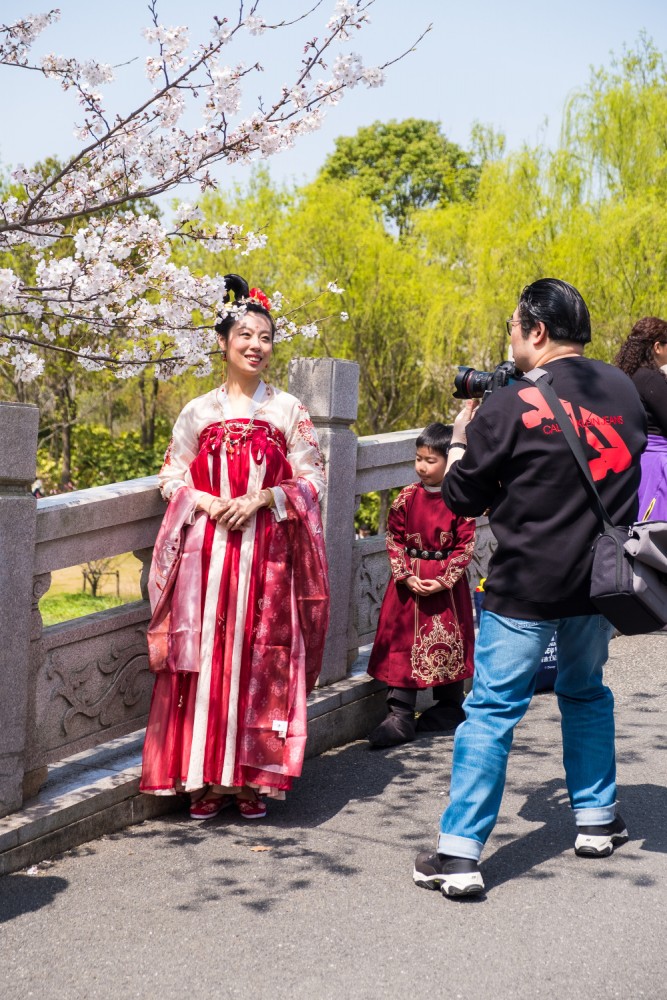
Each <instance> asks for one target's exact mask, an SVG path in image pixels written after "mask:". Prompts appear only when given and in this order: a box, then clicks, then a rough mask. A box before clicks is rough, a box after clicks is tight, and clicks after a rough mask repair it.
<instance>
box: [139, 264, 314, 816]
mask: <svg viewBox="0 0 667 1000" xmlns="http://www.w3.org/2000/svg"><path fill="white" fill-rule="evenodd" d="M225 283H226V287H227V289H228V298H229V291H233V292H234V296H235V298H234V302H233V304H230V306H229V308H228V310H227V311H226V313H225V316H224V317H223V318H222V319H221V321H220V323H219V324H218V325H217V326H216V328H215V329H216V332H217V334H218V341H219V344H220V348H221V350H222V353H223V357H224V359H225V360H226V365H227V372H226V379H225V381H224V383H223V384H222V385H221V386H220V387H219V388H217V389H213V390H212V391H211V392H208V393H206V394H205V395H203V396H199V397H198V398H196V399H193V400H191V402H189V403H188V404H187V406H186V407H185V408H184V410H183V411H182V413H181V414H180V416H179V417H178V420H177V421H176V424H175V426H174V430H173V436H172V440H171V443H170V445H169V449H168V451H167V454H166V456H165V462H164V465H163V467H162V470H161V472H160V475H159V483H160V488H161V490H162V495H163V496H164V498H165V499H166V500H168V504H169V505H168V508H167V513H166V515H165V518H164V522H163V524H162V527H161V529H160V533H159V535H158V539H157V542H156V545H155V550H154V555H153V563H152V567H151V575H150V581H149V591H150V597H151V603H152V608H153V617H152V619H151V624H150V627H149V631H148V643H149V661H150V665H151V669H152V670H153V671H154V672H155V673H156V674H157V677H156V683H155V688H154V692H153V700H152V703H151V709H150V716H149V721H148V729H147V732H146V743H145V747H144V760H143V771H142V778H141V789H142V791H144V792H152V793H155V794H175V793H178V792H189V793H191V806H190V815H191V816H192V818H193V819H211V818H212V817H214V816H216V815H217V814H218V813H219V812H220V810H221V809H223V808H224V807H225V806H228V805H235V806H236V807H237V808H238V810H239V812H240V814H241V816H243V817H244V818H246V819H260V818H262V817H263V816H264V815H265V813H266V805H265V802H264V800H263V798H262V796H263V795H268V796H269V797H274V798H283V797H284V794H285V791H286V790H287V789H289V788H290V786H291V782H292V778H294V777H296V776H298V775H299V774H300V772H301V765H302V763H303V755H304V749H305V743H306V695H307V693H308V692H309V691H310V690H311V689H312V687H313V685H314V683H315V680H316V677H317V674H318V672H319V669H320V666H321V660H322V650H323V646H324V636H325V633H326V629H327V624H328V584H327V567H326V556H325V552H324V541H323V536H322V523H321V519H320V512H319V503H318V501H319V498H320V497H321V495H322V491H323V489H324V469H323V463H322V456H321V454H320V450H319V447H318V442H317V437H316V434H315V431H314V428H313V425H312V423H311V420H310V418H309V416H308V413H307V411H306V409H305V407H304V406H302V404H301V403H300V402H299V400H298V399H296V398H295V397H294V396H291V395H290V394H289V393H286V392H282V391H281V390H279V389H277V388H275V387H274V386H271V385H269V384H267V383H266V382H264V381H263V379H262V375H263V374H264V373H265V371H266V368H267V366H268V364H269V361H270V358H271V354H272V351H273V340H274V335H275V324H274V321H273V318H272V316H271V311H270V303H269V301H268V299H267V298H266V296H265V295H264V294H263V293H262V292H261V291H259V290H258V289H249V288H248V285H247V283H246V282H245V281H244V279H243V278H240V277H239V276H238V275H226V276H225Z"/></svg>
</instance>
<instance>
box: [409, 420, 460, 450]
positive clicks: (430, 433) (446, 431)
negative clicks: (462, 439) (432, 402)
mask: <svg viewBox="0 0 667 1000" xmlns="http://www.w3.org/2000/svg"><path fill="white" fill-rule="evenodd" d="M451 440H452V428H451V427H446V426H445V424H440V423H437V422H436V423H434V424H428V426H427V427H425V428H424V430H423V431H422V432H421V434H420V435H419V437H418V438H417V444H416V447H417V448H430V449H431V451H435V452H436V453H437V454H438V455H442V457H443V458H447V450H448V448H449V444H450V442H451Z"/></svg>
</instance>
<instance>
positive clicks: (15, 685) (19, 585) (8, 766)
mask: <svg viewBox="0 0 667 1000" xmlns="http://www.w3.org/2000/svg"><path fill="white" fill-rule="evenodd" d="M38 426H39V410H38V409H37V407H36V406H28V405H24V404H23V403H0V691H2V697H1V698H0V816H5V815H7V813H9V812H11V811H13V810H14V809H19V808H20V807H21V805H22V803H23V775H24V764H25V747H26V724H27V709H28V677H29V664H30V619H31V611H32V590H33V563H34V555H35V525H36V506H37V505H36V502H35V499H34V497H33V496H32V495H31V493H30V486H31V483H32V482H33V480H34V478H35V468H36V454H37V429H38Z"/></svg>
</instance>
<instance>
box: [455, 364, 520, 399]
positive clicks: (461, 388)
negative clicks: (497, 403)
mask: <svg viewBox="0 0 667 1000" xmlns="http://www.w3.org/2000/svg"><path fill="white" fill-rule="evenodd" d="M522 374H523V373H522V372H520V371H519V369H518V368H517V366H516V365H515V364H514V362H513V361H502V362H501V363H500V364H499V365H496V367H495V368H494V369H493V371H492V372H478V371H476V370H475V369H474V368H468V367H467V366H466V365H459V371H458V375H456V376H455V378H454V390H455V391H454V399H481V400H484V399H486V397H487V396H488V395H489V394H490V393H492V392H494V391H495V390H496V389H500V388H502V386H504V385H510V383H512V382H516V381H517V379H520V378H521V375H522Z"/></svg>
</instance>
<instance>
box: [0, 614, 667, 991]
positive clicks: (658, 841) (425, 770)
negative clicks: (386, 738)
mask: <svg viewBox="0 0 667 1000" xmlns="http://www.w3.org/2000/svg"><path fill="white" fill-rule="evenodd" d="M607 680H608V682H609V684H610V686H611V687H612V689H613V690H614V693H615V696H616V705H617V751H618V783H619V800H620V808H621V810H622V813H623V815H624V817H625V819H626V821H627V823H628V827H629V830H630V835H631V840H630V842H629V843H628V844H627V845H625V846H623V847H621V848H620V849H619V850H618V851H616V852H615V853H614V855H613V856H612V857H611V858H608V859H603V860H589V859H580V858H577V857H575V855H574V853H573V850H572V846H573V842H574V827H573V822H572V817H571V814H570V811H569V807H568V805H567V801H566V796H565V788H564V782H563V774H562V767H561V762H560V746H559V743H560V729H559V723H558V709H557V705H556V701H555V698H554V696H553V694H542V695H538V696H536V697H535V698H534V699H533V703H532V705H531V707H530V709H529V711H528V714H527V716H526V718H525V720H524V721H523V722H522V724H521V725H520V726H519V727H517V730H516V733H515V741H514V748H513V751H512V755H511V757H510V764H509V770H508V782H507V790H506V793H505V798H504V800H503V806H502V811H501V815H500V818H499V821H498V824H497V826H496V829H495V831H494V833H493V835H492V837H491V839H490V841H489V843H488V845H487V848H486V850H485V853H484V855H483V872H484V878H485V881H486V885H487V893H486V895H485V896H484V897H482V898H477V899H469V900H463V901H454V900H448V899H445V898H443V897H442V896H441V895H440V893H437V892H426V891H425V890H423V889H418V888H417V887H416V886H414V885H413V882H412V877H411V872H412V862H413V858H414V856H415V854H416V853H417V852H418V851H419V850H422V849H425V848H431V847H433V846H434V844H435V838H436V834H437V826H438V819H439V816H440V813H441V811H442V809H443V807H444V805H445V803H446V793H447V786H448V781H449V772H450V763H451V752H452V739H451V738H450V737H446V736H440V737H430V738H427V739H422V740H419V741H418V742H415V743H413V744H410V745H409V746H405V747H399V748H394V749H392V750H385V751H372V750H370V749H368V748H367V746H366V745H365V744H364V743H354V744H350V745H348V746H345V747H342V748H340V749H338V750H334V751H331V752H329V753H327V754H324V755H323V756H322V757H319V758H316V759H313V760H310V761H307V762H306V765H305V770H304V776H303V777H302V779H301V780H300V782H299V783H298V784H297V786H296V788H295V790H294V792H293V793H292V794H291V796H290V797H289V798H288V799H287V800H286V801H285V802H284V803H277V804H274V805H272V806H271V807H270V812H269V816H268V817H267V819H266V820H265V821H263V822H249V821H246V820H242V819H241V818H240V817H239V816H238V815H237V814H232V813H231V812H223V813H221V814H220V816H218V817H217V818H216V819H214V820H211V821H208V822H206V823H195V822H194V821H191V820H190V819H189V818H188V817H187V815H186V814H184V813H177V814H173V815H169V816H166V817H162V818H160V819H156V820H151V821H148V822H145V823H143V824H141V825H139V826H135V827H130V828H128V829H127V830H125V831H123V832H121V833H118V834H114V835H110V836H107V837H103V838H101V839H100V840H97V841H94V842H92V843H90V844H87V845H84V846H83V847H80V848H77V849H76V850H73V851H70V852H68V853H67V854H65V855H62V856H59V857H58V858H55V859H53V860H52V861H51V862H43V863H42V864H40V865H38V866H36V867H35V868H34V869H30V870H28V871H24V872H19V873H16V874H14V875H8V876H5V877H4V878H2V879H0V996H1V997H2V998H3V1000H23V998H26V997H36V998H48V1000H93V998H102V1000H117V998H118V1000H121V998H122V1000H128V998H134V997H139V998H142V1000H153V998H156V1000H172V998H174V1000H176V998H178V1000H182V998H183V997H184V996H190V997H193V998H195V1000H199V998H200V997H201V998H203V997H224V998H227V997H230V998H232V997H234V998H235V997H247V998H256V1000H264V998H266V1000H269V998H272V1000H283V998H284V1000H287V998H289V1000H306V998H307V1000H314V998H320V997H322V998H333V1000H338V998H341V1000H343V998H344V1000H348V998H349V1000H376V998H378V1000H379V998H404V997H405V998H409V1000H421V998H429V1000H431V998H434V997H443V998H452V1000H524V998H525V1000H543V998H554V1000H556V998H557V1000H611V998H623V1000H628V998H629V1000H636V998H641V997H647V998H651V1000H662V998H667V978H666V976H665V949H666V945H665V941H666V939H667V903H666V897H665V888H666V885H667V787H666V786H667V764H666V754H665V749H666V748H667V730H666V728H665V719H666V710H667V633H662V634H658V635H654V636H646V637H640V638H634V639H629V638H618V639H615V640H614V641H613V642H612V645H611V656H610V662H609V665H608V670H607Z"/></svg>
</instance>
